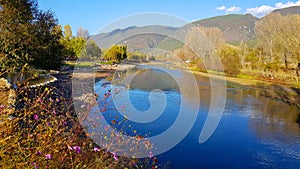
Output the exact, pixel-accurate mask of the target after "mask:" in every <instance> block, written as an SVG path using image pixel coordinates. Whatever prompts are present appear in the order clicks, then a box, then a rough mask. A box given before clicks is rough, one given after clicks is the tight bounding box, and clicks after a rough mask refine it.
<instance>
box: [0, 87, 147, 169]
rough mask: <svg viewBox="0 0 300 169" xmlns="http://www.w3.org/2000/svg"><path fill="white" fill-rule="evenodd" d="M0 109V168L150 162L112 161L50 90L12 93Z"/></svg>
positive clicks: (68, 104)
mask: <svg viewBox="0 0 300 169" xmlns="http://www.w3.org/2000/svg"><path fill="white" fill-rule="evenodd" d="M16 95H17V98H16V100H17V101H16V103H15V105H14V106H7V105H5V106H4V105H2V106H1V107H2V108H1V109H0V145H1V146H0V168H151V167H152V166H153V165H152V164H150V158H147V159H143V160H141V159H131V158H125V157H118V155H117V154H115V153H110V152H107V151H105V150H103V149H101V148H100V147H98V146H97V145H96V144H95V143H94V142H93V141H92V140H91V139H90V138H89V137H88V136H87V134H86V133H85V132H84V130H83V129H82V127H81V126H80V124H79V123H78V120H77V117H76V115H75V114H74V113H73V112H74V111H73V107H72V102H70V101H69V100H67V99H65V98H64V97H63V93H61V92H60V91H59V90H58V89H57V88H55V87H52V86H44V87H38V88H35V89H29V88H21V89H18V90H17V91H16Z"/></svg>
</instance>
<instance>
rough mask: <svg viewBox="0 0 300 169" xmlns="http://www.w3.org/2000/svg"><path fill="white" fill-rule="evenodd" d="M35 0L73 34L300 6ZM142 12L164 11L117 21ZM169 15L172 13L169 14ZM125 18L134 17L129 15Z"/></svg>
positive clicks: (274, 0)
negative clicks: (49, 10) (113, 23)
mask: <svg viewBox="0 0 300 169" xmlns="http://www.w3.org/2000/svg"><path fill="white" fill-rule="evenodd" d="M38 2H39V7H40V9H42V10H45V9H51V10H52V11H53V12H54V13H55V16H56V17H57V18H58V21H59V24H61V25H63V26H64V25H66V24H70V25H71V27H72V29H73V34H75V33H76V31H77V30H78V28H79V27H82V28H84V29H88V30H89V32H90V33H91V34H95V33H97V32H99V31H103V30H104V29H103V27H105V26H107V25H111V23H112V22H115V23H120V24H115V25H114V27H115V28H117V27H121V28H124V27H128V26H132V25H131V24H136V25H137V26H141V25H146V24H162V22H164V21H166V22H167V25H170V26H180V24H183V23H184V22H180V21H179V22H176V21H175V22H171V20H172V17H175V18H177V17H178V18H181V20H183V21H187V22H189V21H194V20H199V19H204V18H208V17H213V16H218V15H224V14H229V13H238V14H244V13H251V14H253V15H255V16H257V17H262V16H264V15H265V14H266V13H269V12H270V11H272V10H274V9H277V8H283V7H288V6H295V5H297V6H300V0H292V1H285V0H264V1H251V0H247V1H243V0H239V1H238V0H222V1H221V0H211V1H203V0H186V1H184V0H147V1H146V0H127V1H125V0H108V1H101V0H38ZM145 12H146V13H149V12H154V13H155V14H159V13H163V15H153V17H154V18H152V21H150V20H151V19H149V15H147V16H148V18H147V17H145V19H141V18H140V20H139V21H137V22H123V23H121V22H120V21H119V19H120V18H123V20H124V18H126V16H131V15H135V16H137V14H141V13H145ZM168 15H170V16H171V17H169V18H168ZM143 16H144V15H143ZM164 16H166V17H164ZM162 18H163V19H162ZM156 19H157V21H156ZM128 20H131V21H132V20H137V19H136V17H132V18H130V17H129V19H128ZM175 20H176V19H175ZM179 20H180V19H179ZM155 21H156V22H155ZM168 21H170V22H168Z"/></svg>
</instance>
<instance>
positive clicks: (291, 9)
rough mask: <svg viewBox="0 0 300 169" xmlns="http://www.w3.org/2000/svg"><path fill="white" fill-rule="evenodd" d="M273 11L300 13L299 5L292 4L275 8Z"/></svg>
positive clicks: (286, 13) (284, 13)
mask: <svg viewBox="0 0 300 169" xmlns="http://www.w3.org/2000/svg"><path fill="white" fill-rule="evenodd" d="M273 12H279V13H281V14H282V15H289V14H300V6H292V7H288V8H282V9H276V10H274V11H273Z"/></svg>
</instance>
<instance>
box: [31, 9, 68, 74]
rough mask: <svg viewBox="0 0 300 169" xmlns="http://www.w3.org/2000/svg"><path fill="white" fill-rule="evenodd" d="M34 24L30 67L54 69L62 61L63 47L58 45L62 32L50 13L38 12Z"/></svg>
mask: <svg viewBox="0 0 300 169" xmlns="http://www.w3.org/2000/svg"><path fill="white" fill-rule="evenodd" d="M36 19H37V21H36V23H34V30H35V34H36V37H38V38H37V41H36V44H35V46H36V48H35V50H36V51H37V52H38V53H37V55H34V56H33V57H34V58H33V60H32V62H30V63H31V64H32V65H34V66H35V67H38V68H43V69H56V68H58V67H59V66H61V61H62V60H63V57H62V56H63V46H62V45H61V44H60V43H59V40H60V38H61V37H62V31H61V29H60V27H59V26H58V25H57V24H56V22H57V21H56V20H55V19H54V16H53V14H52V12H51V11H46V12H39V13H38V14H37V16H36Z"/></svg>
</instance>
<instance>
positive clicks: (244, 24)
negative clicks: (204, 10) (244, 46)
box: [192, 14, 258, 43]
mask: <svg viewBox="0 0 300 169" xmlns="http://www.w3.org/2000/svg"><path fill="white" fill-rule="evenodd" d="M257 20H258V18H256V17H254V16H252V15H251V14H246V15H240V14H229V15H223V16H217V17H212V18H207V19H203V20H199V21H195V22H192V24H194V25H196V26H204V27H217V28H220V29H221V30H222V31H223V33H224V38H225V40H226V41H227V42H231V43H233V42H239V41H247V40H249V39H253V38H254V37H255V35H254V26H255V22H256V21H257Z"/></svg>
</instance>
